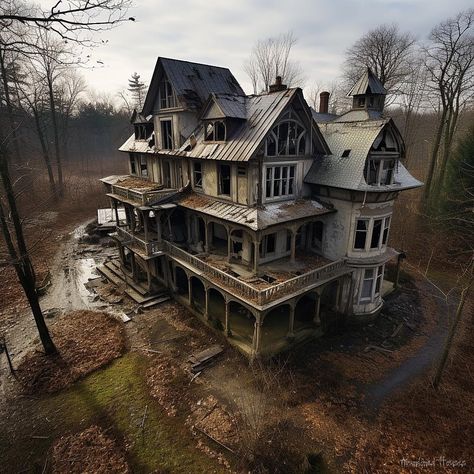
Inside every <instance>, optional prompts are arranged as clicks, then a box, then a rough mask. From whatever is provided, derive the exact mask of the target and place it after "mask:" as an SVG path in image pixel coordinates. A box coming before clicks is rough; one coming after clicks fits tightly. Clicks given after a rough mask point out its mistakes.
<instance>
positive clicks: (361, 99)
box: [357, 97, 365, 108]
mask: <svg viewBox="0 0 474 474" xmlns="http://www.w3.org/2000/svg"><path fill="white" fill-rule="evenodd" d="M357 105H358V106H359V107H360V108H363V107H365V97H359V98H358V99H357Z"/></svg>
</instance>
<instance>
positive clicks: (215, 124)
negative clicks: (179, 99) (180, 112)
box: [204, 120, 227, 142]
mask: <svg viewBox="0 0 474 474" xmlns="http://www.w3.org/2000/svg"><path fill="white" fill-rule="evenodd" d="M226 135H227V128H226V125H225V123H224V121H223V120H214V121H212V122H206V125H205V137H204V141H206V142H225V140H226Z"/></svg>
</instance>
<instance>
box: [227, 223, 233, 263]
mask: <svg viewBox="0 0 474 474" xmlns="http://www.w3.org/2000/svg"><path fill="white" fill-rule="evenodd" d="M226 231H227V261H228V262H230V257H231V254H232V239H231V237H230V229H229V227H226Z"/></svg>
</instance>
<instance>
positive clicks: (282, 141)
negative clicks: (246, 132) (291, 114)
mask: <svg viewBox="0 0 474 474" xmlns="http://www.w3.org/2000/svg"><path fill="white" fill-rule="evenodd" d="M265 148H266V150H265V152H266V155H267V156H295V155H304V154H305V153H306V130H305V129H304V128H303V126H302V125H300V124H299V123H298V122H297V121H295V120H285V121H282V122H280V123H279V124H278V125H277V126H276V127H274V128H273V129H272V131H271V132H270V135H269V136H268V138H267V140H266V145H265Z"/></svg>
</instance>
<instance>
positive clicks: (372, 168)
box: [364, 156, 398, 186]
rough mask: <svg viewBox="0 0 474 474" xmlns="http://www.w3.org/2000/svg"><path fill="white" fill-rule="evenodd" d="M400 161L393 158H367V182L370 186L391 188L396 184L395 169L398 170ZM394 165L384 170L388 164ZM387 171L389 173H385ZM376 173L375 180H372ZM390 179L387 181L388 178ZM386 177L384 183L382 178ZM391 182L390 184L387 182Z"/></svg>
mask: <svg viewBox="0 0 474 474" xmlns="http://www.w3.org/2000/svg"><path fill="white" fill-rule="evenodd" d="M397 162H398V159H397V157H396V156H393V157H375V156H369V157H368V158H367V164H366V171H365V176H364V178H365V180H366V183H367V185H368V186H391V185H392V184H393V183H394V182H395V169H396V168H397ZM390 163H392V165H391V166H390V167H389V168H384V166H385V165H386V164H390ZM385 170H387V171H385ZM373 172H375V179H374V180H372V179H370V175H371V173H373ZM388 176H390V179H389V180H387V177H388ZM383 177H385V182H384V183H382V178H383ZM387 181H389V182H387Z"/></svg>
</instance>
